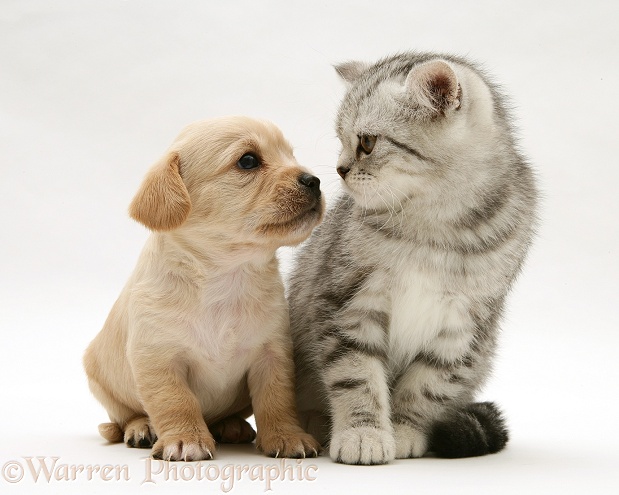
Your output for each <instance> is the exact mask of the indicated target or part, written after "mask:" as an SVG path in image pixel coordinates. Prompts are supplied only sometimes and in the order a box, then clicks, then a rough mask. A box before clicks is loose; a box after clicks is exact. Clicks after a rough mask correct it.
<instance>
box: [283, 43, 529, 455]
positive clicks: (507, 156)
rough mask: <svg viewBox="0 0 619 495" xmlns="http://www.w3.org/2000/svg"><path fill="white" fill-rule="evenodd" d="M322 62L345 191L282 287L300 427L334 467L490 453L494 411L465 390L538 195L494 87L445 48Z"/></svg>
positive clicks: (489, 344) (502, 440)
mask: <svg viewBox="0 0 619 495" xmlns="http://www.w3.org/2000/svg"><path fill="white" fill-rule="evenodd" d="M336 69H337V71H338V73H339V74H340V76H342V78H343V79H344V80H345V81H346V82H347V85H348V91H347V93H346V96H345V97H344V100H343V102H342V104H341V107H340V109H339V113H338V117H337V134H338V137H339V139H340V141H341V143H342V152H341V155H340V158H339V161H338V166H337V171H338V173H339V174H340V176H341V177H342V179H343V184H344V189H345V193H344V195H343V196H342V197H341V198H340V199H339V200H338V202H337V204H336V205H335V206H334V207H333V208H332V210H331V211H330V213H329V214H328V216H327V218H326V220H325V221H324V223H323V224H322V225H321V226H320V227H319V228H318V229H317V230H315V231H314V234H313V236H312V237H311V239H310V240H309V241H308V243H307V244H306V245H305V246H304V248H303V249H302V250H301V252H300V254H299V256H298V258H297V264H296V268H295V270H294V272H293V275H292V278H291V280H290V290H289V300H290V311H291V326H292V331H293V339H294V343H295V360H296V366H297V389H298V390H297V401H298V407H299V412H300V414H301V417H302V419H303V421H304V426H305V427H306V429H307V430H308V431H309V432H310V433H312V434H314V435H316V436H317V438H319V439H320V440H321V441H322V443H323V444H324V445H326V444H327V443H330V447H329V449H330V455H331V457H332V459H333V460H335V461H338V462H343V463H347V464H381V463H386V462H388V461H390V460H392V459H394V458H398V459H399V458H408V457H419V456H422V455H424V454H426V453H427V452H428V451H431V452H434V453H435V454H436V455H438V456H441V457H466V456H476V455H484V454H487V453H493V452H497V451H499V450H501V449H502V448H503V447H504V446H505V444H506V442H507V430H506V428H505V425H504V421H503V418H502V416H501V413H500V411H499V410H498V409H497V407H496V406H495V405H494V404H493V403H490V402H484V403H475V402H474V397H475V393H476V392H477V391H478V390H479V389H480V387H481V386H482V384H483V383H484V381H485V380H486V378H487V377H488V375H489V373H490V368H491V361H492V357H493V353H494V350H495V345H496V339H497V332H498V322H499V319H500V317H501V313H502V311H503V305H504V301H505V297H506V295H507V293H508V292H509V289H510V286H511V285H512V283H513V281H514V278H515V277H516V275H517V274H518V272H519V270H520V268H521V265H522V262H523V259H524V257H525V254H526V252H527V248H528V247H529V244H530V242H531V238H532V235H533V228H534V223H535V218H536V215H535V210H536V202H537V201H536V198H537V193H536V188H535V181H534V176H533V174H532V172H531V170H530V168H529V166H528V165H527V163H526V161H525V159H524V158H523V157H522V155H521V154H520V153H519V152H518V150H517V147H516V144H515V142H514V137H513V133H512V130H511V127H510V124H509V120H508V117H507V114H506V110H505V108H504V106H503V103H502V101H501V96H500V95H499V93H498V91H497V90H496V88H495V87H494V86H493V85H492V84H491V83H490V82H489V81H488V80H487V79H486V77H485V75H484V74H483V73H481V72H480V71H479V70H478V69H477V68H476V67H475V66H474V65H473V64H471V63H470V62H467V61H466V60H464V59H461V58H457V57H453V56H445V55H441V56H438V55H435V54H421V53H406V54H401V55H397V56H394V57H391V58H386V59H383V60H381V61H379V62H377V63H375V64H373V65H370V64H364V63H357V62H350V63H346V64H342V65H340V66H338V67H336Z"/></svg>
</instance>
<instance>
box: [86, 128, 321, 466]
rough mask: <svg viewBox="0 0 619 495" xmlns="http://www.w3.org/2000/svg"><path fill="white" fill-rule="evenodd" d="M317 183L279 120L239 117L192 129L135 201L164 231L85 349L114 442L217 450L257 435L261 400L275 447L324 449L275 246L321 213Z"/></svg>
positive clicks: (292, 240) (133, 210)
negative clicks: (310, 426)
mask: <svg viewBox="0 0 619 495" xmlns="http://www.w3.org/2000/svg"><path fill="white" fill-rule="evenodd" d="M319 185H320V181H319V180H318V179H317V178H316V177H314V176H312V175H310V174H309V173H308V172H307V170H306V169H304V168H302V167H300V166H299V165H298V163H297V162H296V160H295V158H294V156H293V154H292V149H291V147H290V145H289V144H288V143H287V142H286V140H285V139H284V137H283V135H282V133H281V132H280V130H279V129H278V128H277V127H275V126H274V125H273V124H271V123H269V122H263V121H257V120H253V119H250V118H246V117H229V118H221V119H215V120H207V121H201V122H197V123H194V124H191V125H189V126H188V127H186V128H185V129H184V130H183V131H182V132H181V134H180V135H179V136H178V138H177V139H176V140H175V141H174V143H173V144H172V146H171V147H170V148H169V149H168V151H167V152H166V153H165V155H164V156H163V158H162V159H161V160H160V161H159V162H158V163H156V164H155V165H154V166H153V168H152V169H151V170H150V172H149V173H148V175H147V176H146V178H145V179H144V182H143V183H142V185H141V187H140V189H139V191H138V193H137V194H136V196H135V198H134V199H133V202H132V203H131V206H130V214H131V216H132V217H133V218H134V219H136V220H137V221H139V222H141V223H143V224H144V225H146V226H147V227H148V228H149V229H151V230H152V231H153V233H152V235H151V236H150V238H149V239H148V241H147V242H146V245H145V247H144V250H143V252H142V254H141V256H140V258H139V260H138V263H137V266H136V268H135V271H134V272H133V274H132V275H131V277H130V278H129V281H128V282H127V284H126V286H125V288H124V290H123V291H122V293H121V294H120V297H119V298H118V300H117V301H116V303H115V305H114V307H113V308H112V311H111V313H110V315H109V316H108V318H107V321H106V322H105V325H104V327H103V329H102V330H101V332H100V333H99V334H98V335H97V336H96V337H95V339H94V340H93V341H92V343H91V344H90V346H89V347H88V349H87V350H86V354H85V356H84V366H85V369H86V373H87V375H88V382H89V385H90V389H91V390H92V393H93V394H94V395H95V397H96V398H97V399H98V400H99V401H100V402H101V403H102V404H103V406H104V407H105V408H106V410H107V412H108V414H109V417H110V419H111V421H112V422H111V423H104V424H102V425H100V426H99V431H100V433H101V435H102V436H103V437H104V438H105V439H107V440H109V441H111V442H120V441H123V440H124V441H125V443H127V445H129V446H131V447H144V448H145V447H150V446H153V450H152V455H153V457H155V458H162V459H166V460H187V461H189V460H200V459H210V458H212V456H213V453H214V451H215V442H216V440H217V441H220V442H251V441H252V440H253V439H254V436H255V433H254V431H253V429H252V428H251V427H250V426H249V424H248V423H247V422H245V420H244V419H243V418H244V417H247V416H248V415H249V414H251V413H252V410H253V413H254V415H255V419H256V426H257V430H258V432H257V437H256V445H257V447H258V449H260V450H261V451H262V452H264V453H265V454H266V455H269V456H280V457H305V456H315V455H317V451H318V449H319V444H318V443H317V442H316V441H315V440H314V439H313V438H312V437H311V436H309V435H308V434H306V433H305V432H303V430H302V429H301V428H300V426H299V423H298V420H297V415H296V411H295V405H294V383H293V382H294V371H293V362H292V350H291V349H292V345H291V338H290V335H289V329H288V307H287V303H286V300H285V298H284V287H283V285H282V281H281V277H280V274H279V271H278V265H277V259H276V257H275V251H276V249H277V248H278V247H280V246H283V245H294V244H298V243H299V242H301V241H303V240H304V239H305V238H307V237H308V235H309V234H310V232H311V230H312V229H313V228H314V227H315V226H316V225H317V224H318V223H319V222H320V220H321V218H322V215H323V209H324V201H323V198H322V197H321V193H320V187H319ZM207 425H208V426H207ZM209 428H210V431H209ZM214 437H215V438H214ZM153 444H154V445H153Z"/></svg>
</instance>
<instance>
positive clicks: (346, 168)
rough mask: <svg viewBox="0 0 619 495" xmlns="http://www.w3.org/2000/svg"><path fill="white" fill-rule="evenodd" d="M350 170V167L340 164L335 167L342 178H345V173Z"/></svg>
mask: <svg viewBox="0 0 619 495" xmlns="http://www.w3.org/2000/svg"><path fill="white" fill-rule="evenodd" d="M348 172H350V168H348V167H345V166H344V165H340V166H339V167H337V173H338V174H340V177H341V178H342V179H345V178H346V174H347V173H348Z"/></svg>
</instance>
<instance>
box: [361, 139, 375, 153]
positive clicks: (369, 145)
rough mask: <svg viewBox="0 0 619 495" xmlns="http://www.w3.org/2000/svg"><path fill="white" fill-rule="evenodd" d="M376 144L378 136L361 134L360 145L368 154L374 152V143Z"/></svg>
mask: <svg viewBox="0 0 619 495" xmlns="http://www.w3.org/2000/svg"><path fill="white" fill-rule="evenodd" d="M375 144H376V136H361V137H360V138H359V146H361V149H362V150H363V152H364V153H365V154H366V155H369V154H370V153H372V150H373V149H374V145H375Z"/></svg>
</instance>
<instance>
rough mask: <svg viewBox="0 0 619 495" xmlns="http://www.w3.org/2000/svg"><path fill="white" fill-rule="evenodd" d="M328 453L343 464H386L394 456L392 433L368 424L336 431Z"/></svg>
mask: <svg viewBox="0 0 619 495" xmlns="http://www.w3.org/2000/svg"><path fill="white" fill-rule="evenodd" d="M329 454H330V455H331V459H333V460H334V461H335V462H340V463H343V464H386V463H387V462H389V461H392V460H393V459H394V457H395V441H394V438H393V433H392V432H391V431H388V430H383V429H379V428H372V427H369V426H360V427H358V428H347V429H345V430H341V431H337V432H335V434H334V435H333V437H332V438H331V446H330V448H329Z"/></svg>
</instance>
